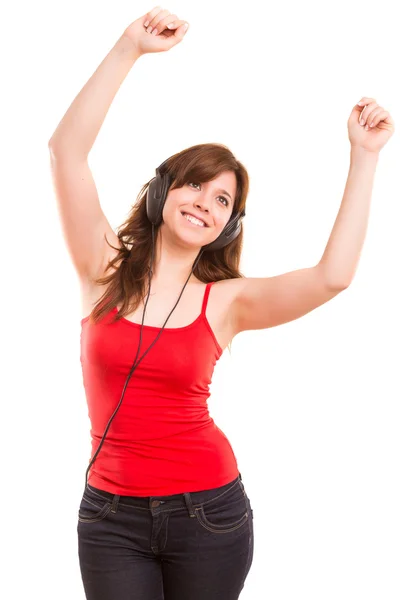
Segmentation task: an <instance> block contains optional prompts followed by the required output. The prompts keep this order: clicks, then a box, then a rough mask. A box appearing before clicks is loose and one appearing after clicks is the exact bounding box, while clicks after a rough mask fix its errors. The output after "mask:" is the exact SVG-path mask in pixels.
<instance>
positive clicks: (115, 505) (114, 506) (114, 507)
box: [111, 494, 121, 513]
mask: <svg viewBox="0 0 400 600" xmlns="http://www.w3.org/2000/svg"><path fill="white" fill-rule="evenodd" d="M120 497H121V496H119V495H118V494H115V496H114V498H113V501H112V506H111V512H112V513H116V512H117V508H118V502H119V499H120Z"/></svg>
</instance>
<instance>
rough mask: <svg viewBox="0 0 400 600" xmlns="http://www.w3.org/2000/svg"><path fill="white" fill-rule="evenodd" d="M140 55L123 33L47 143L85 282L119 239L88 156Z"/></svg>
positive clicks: (74, 256)
mask: <svg viewBox="0 0 400 600" xmlns="http://www.w3.org/2000/svg"><path fill="white" fill-rule="evenodd" d="M138 57H139V55H138V54H136V53H135V52H134V51H133V50H132V45H131V43H130V42H129V40H126V39H125V38H124V36H122V37H121V38H120V39H119V40H118V41H117V43H116V44H115V46H114V47H113V48H112V50H111V51H110V52H109V53H108V54H107V56H106V57H105V59H104V60H103V62H102V63H101V64H100V66H99V67H98V68H97V70H96V71H95V73H94V74H93V75H92V77H91V78H90V79H89V81H88V82H87V83H86V85H85V86H84V87H83V88H82V90H81V91H80V92H79V94H78V95H77V97H76V98H75V100H74V101H73V102H72V104H71V106H70V107H69V108H68V110H67V112H66V114H65V115H64V117H63V118H62V120H61V122H60V124H59V125H58V127H57V129H56V130H55V132H54V134H53V136H52V137H51V139H50V141H49V150H50V160H51V172H52V179H53V186H54V190H55V195H56V197H57V203H58V210H59V215H60V219H61V224H62V229H63V234H64V238H65V241H66V245H67V248H68V251H69V253H70V256H71V259H72V263H73V265H74V267H75V269H76V271H77V273H78V276H79V277H80V279H81V281H82V282H86V281H88V280H89V281H90V280H92V279H93V278H95V277H100V276H101V274H102V273H103V269H104V267H105V263H106V262H107V256H108V253H109V252H112V250H111V249H110V247H109V246H108V245H107V243H106V241H105V239H104V234H106V235H107V239H108V241H109V242H110V243H111V244H112V245H113V246H115V247H118V246H119V240H118V237H117V235H116V234H115V232H114V231H113V229H112V227H111V225H110V223H109V222H108V220H107V218H106V216H105V214H104V212H103V210H102V208H101V205H100V201H99V196H98V192H97V188H96V185H95V182H94V179H93V176H92V173H91V170H90V168H89V164H88V155H89V152H90V150H91V148H92V146H93V144H94V142H95V140H96V137H97V135H98V132H99V130H100V127H101V125H102V124H103V122H104V119H105V117H106V114H107V111H108V109H109V107H110V105H111V102H112V100H113V99H114V97H115V95H116V93H117V91H118V89H119V88H120V86H121V84H122V82H123V80H124V79H125V77H126V75H127V74H128V72H129V70H130V69H131V68H132V66H133V65H134V64H135V62H136V60H137V59H138Z"/></svg>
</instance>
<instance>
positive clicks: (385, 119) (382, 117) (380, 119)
mask: <svg viewBox="0 0 400 600" xmlns="http://www.w3.org/2000/svg"><path fill="white" fill-rule="evenodd" d="M379 123H386V124H387V125H391V126H393V125H394V121H393V119H392V117H391V116H390V114H389V113H388V111H387V110H384V111H382V112H381V113H379V115H377V117H376V118H375V119H374V127H379Z"/></svg>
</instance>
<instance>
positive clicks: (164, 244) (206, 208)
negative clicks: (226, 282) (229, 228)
mask: <svg viewBox="0 0 400 600" xmlns="http://www.w3.org/2000/svg"><path fill="white" fill-rule="evenodd" d="M219 188H223V189H224V190H226V191H227V192H228V193H229V195H230V196H231V197H232V200H230V199H229V196H227V195H226V194H224V193H223V192H221V191H220V190H219ZM235 194H236V176H235V174H234V173H233V172H232V171H225V172H223V173H221V174H220V175H218V177H216V178H215V179H213V180H212V181H208V182H205V183H197V182H188V183H186V184H185V185H184V186H183V187H182V188H177V189H174V190H170V191H169V193H168V195H167V199H166V202H165V205H164V210H163V223H162V224H161V225H160V231H159V235H158V237H157V243H156V247H155V261H154V266H153V270H154V275H153V282H154V283H157V284H159V285H161V286H165V287H169V286H170V285H171V282H174V284H175V285H176V284H177V282H178V283H179V284H182V285H183V284H184V282H185V281H186V279H187V278H188V275H189V273H190V270H191V268H192V265H193V263H194V261H195V260H196V257H197V255H198V253H199V252H200V249H201V247H202V246H205V245H206V244H209V243H210V242H212V241H214V240H215V239H216V238H217V237H218V236H219V235H220V233H221V232H222V231H223V229H224V227H225V225H226V224H227V223H228V221H229V219H230V217H231V214H232V211H233V199H234V198H235ZM224 198H227V199H228V202H229V203H228V205H227V206H226V201H225V200H224ZM181 212H189V213H191V214H194V215H195V216H197V217H199V218H201V219H203V220H204V221H205V222H206V223H207V224H208V225H209V227H198V226H194V225H192V224H191V223H189V222H188V221H187V220H186V219H185V218H184V217H183V216H182V214H181ZM190 281H197V279H196V278H195V277H194V276H193V275H192V277H191V279H190Z"/></svg>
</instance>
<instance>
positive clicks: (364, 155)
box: [350, 146, 379, 164]
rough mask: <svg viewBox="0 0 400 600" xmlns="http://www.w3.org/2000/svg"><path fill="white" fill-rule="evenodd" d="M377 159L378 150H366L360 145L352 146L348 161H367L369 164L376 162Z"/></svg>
mask: <svg viewBox="0 0 400 600" xmlns="http://www.w3.org/2000/svg"><path fill="white" fill-rule="evenodd" d="M378 159H379V152H372V151H371V150H366V149H365V148H362V147H361V146H352V147H351V151H350V162H352V163H354V162H363V163H365V162H368V163H371V164H374V163H375V164H376V163H377V162H378Z"/></svg>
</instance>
